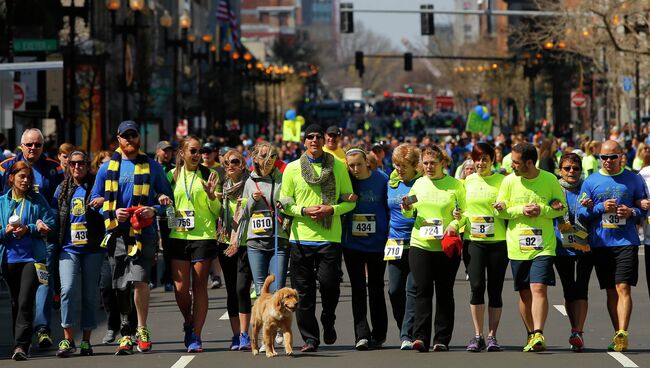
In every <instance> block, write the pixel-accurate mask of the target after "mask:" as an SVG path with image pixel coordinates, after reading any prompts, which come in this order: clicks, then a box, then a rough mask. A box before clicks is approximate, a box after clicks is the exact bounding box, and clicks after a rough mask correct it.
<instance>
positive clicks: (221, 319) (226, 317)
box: [219, 311, 230, 321]
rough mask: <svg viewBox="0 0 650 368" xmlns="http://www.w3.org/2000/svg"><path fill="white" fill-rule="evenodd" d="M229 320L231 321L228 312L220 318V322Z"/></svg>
mask: <svg viewBox="0 0 650 368" xmlns="http://www.w3.org/2000/svg"><path fill="white" fill-rule="evenodd" d="M228 319H230V317H228V311H226V313H224V314H223V316H221V317H219V321H226V320H228Z"/></svg>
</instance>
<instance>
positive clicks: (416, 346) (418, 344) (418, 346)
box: [412, 340, 429, 353]
mask: <svg viewBox="0 0 650 368" xmlns="http://www.w3.org/2000/svg"><path fill="white" fill-rule="evenodd" d="M412 349H413V350H417V351H419V352H420V353H425V352H427V351H429V347H428V346H426V344H425V343H424V341H422V340H415V341H413V345H412Z"/></svg>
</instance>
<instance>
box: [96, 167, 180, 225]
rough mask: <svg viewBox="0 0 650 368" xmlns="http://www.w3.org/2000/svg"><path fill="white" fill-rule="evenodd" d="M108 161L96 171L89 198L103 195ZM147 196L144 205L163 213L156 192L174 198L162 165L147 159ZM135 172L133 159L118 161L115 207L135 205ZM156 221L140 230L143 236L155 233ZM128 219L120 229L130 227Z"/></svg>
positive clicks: (122, 223)
mask: <svg viewBox="0 0 650 368" xmlns="http://www.w3.org/2000/svg"><path fill="white" fill-rule="evenodd" d="M109 163H110V161H107V162H105V163H104V164H103V165H102V166H101V167H100V168H99V171H98V172H97V177H96V178H95V185H94V186H93V190H92V195H91V200H92V199H95V198H103V197H104V188H105V182H106V171H107V170H108V164H109ZM149 171H150V178H149V184H150V187H149V196H148V198H147V202H146V205H147V206H152V207H154V208H155V209H156V212H157V213H159V214H160V213H163V211H164V210H163V209H162V207H161V206H160V205H159V204H158V201H157V200H156V196H157V195H158V194H165V195H166V196H168V197H169V198H174V195H173V194H172V188H171V186H170V184H169V182H168V181H167V178H166V177H165V172H164V171H163V168H162V166H160V164H159V163H157V162H156V161H154V160H152V159H149ZM134 173H135V161H131V160H127V159H124V158H123V159H122V161H121V163H120V180H119V184H118V191H117V192H118V194H117V207H116V208H129V207H131V206H134V205H136V203H133V202H132V201H133V177H134ZM155 225H156V222H155V221H154V225H153V226H149V227H146V228H144V229H143V230H142V235H143V236H154V235H155V234H156V226H155ZM130 226H131V225H130V223H129V222H128V221H125V222H121V223H120V225H119V227H120V228H121V229H128V228H129V227H130Z"/></svg>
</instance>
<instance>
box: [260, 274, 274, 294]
mask: <svg viewBox="0 0 650 368" xmlns="http://www.w3.org/2000/svg"><path fill="white" fill-rule="evenodd" d="M273 281H275V275H274V274H269V275H268V276H266V280H264V285H263V286H262V290H261V293H262V295H264V294H271V292H270V291H269V288H270V287H271V284H272V283H273Z"/></svg>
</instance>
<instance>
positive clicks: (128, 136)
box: [120, 132, 140, 139]
mask: <svg viewBox="0 0 650 368" xmlns="http://www.w3.org/2000/svg"><path fill="white" fill-rule="evenodd" d="M139 136H140V134H138V133H136V132H132V133H131V132H127V133H124V134H121V135H120V137H122V139H135V138H138V137H139Z"/></svg>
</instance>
